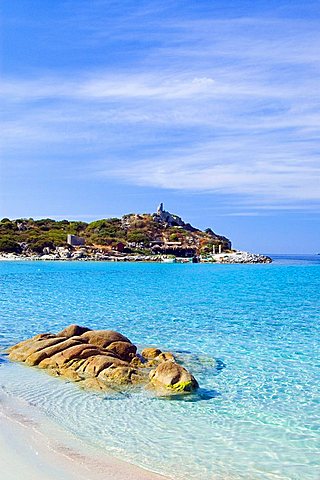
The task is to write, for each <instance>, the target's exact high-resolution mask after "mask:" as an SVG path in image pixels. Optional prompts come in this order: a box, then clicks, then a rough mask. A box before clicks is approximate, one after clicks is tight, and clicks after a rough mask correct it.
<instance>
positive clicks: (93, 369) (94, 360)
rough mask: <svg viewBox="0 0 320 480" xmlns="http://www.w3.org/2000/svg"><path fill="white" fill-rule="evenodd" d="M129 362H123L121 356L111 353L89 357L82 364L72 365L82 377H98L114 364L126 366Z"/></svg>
mask: <svg viewBox="0 0 320 480" xmlns="http://www.w3.org/2000/svg"><path fill="white" fill-rule="evenodd" d="M127 365H128V364H127V363H126V362H123V361H122V360H120V359H119V358H116V357H114V356H112V355H111V354H110V355H95V356H93V357H89V358H87V359H86V361H85V362H82V363H81V365H71V367H72V368H75V369H76V371H77V373H78V375H80V376H81V377H82V378H87V377H97V376H98V375H99V373H100V372H101V371H102V370H104V369H106V368H109V367H112V366H124V367H126V366H127Z"/></svg>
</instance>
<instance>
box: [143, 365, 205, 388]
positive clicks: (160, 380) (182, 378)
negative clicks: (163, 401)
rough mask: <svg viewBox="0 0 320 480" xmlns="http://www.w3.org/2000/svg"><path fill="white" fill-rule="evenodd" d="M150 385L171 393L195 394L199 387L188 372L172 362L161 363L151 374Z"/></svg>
mask: <svg viewBox="0 0 320 480" xmlns="http://www.w3.org/2000/svg"><path fill="white" fill-rule="evenodd" d="M149 379H150V384H151V386H152V387H154V388H155V389H156V390H159V391H162V390H165V391H167V392H171V393H185V392H193V391H194V390H196V389H197V388H198V387H199V385H198V382H197V380H196V379H195V378H194V377H193V375H191V373H190V372H188V370H186V369H185V368H184V367H182V366H181V365H179V364H178V363H175V362H172V361H170V360H168V361H166V362H162V363H160V364H159V365H158V366H157V368H155V369H154V370H151V372H150V374H149Z"/></svg>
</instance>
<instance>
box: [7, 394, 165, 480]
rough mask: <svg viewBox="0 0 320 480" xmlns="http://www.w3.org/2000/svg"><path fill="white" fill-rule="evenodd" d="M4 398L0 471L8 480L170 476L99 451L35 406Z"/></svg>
mask: <svg viewBox="0 0 320 480" xmlns="http://www.w3.org/2000/svg"><path fill="white" fill-rule="evenodd" d="M0 400H1V401H0V453H1V454H0V471H1V474H2V475H3V478H5V479H6V480H20V479H22V478H23V480H57V479H63V480H109V479H110V480H111V479H112V480H166V478H167V477H164V476H162V475H158V474H156V473H153V472H149V471H147V470H144V469H142V468H139V467H137V466H135V465H131V464H129V463H127V462H124V461H121V460H119V459H116V458H114V457H111V456H109V455H107V454H104V453H103V452H97V450H95V449H94V448H93V447H91V446H88V445H87V444H85V443H83V442H81V440H79V439H77V438H76V437H75V436H73V435H71V434H69V433H66V432H64V431H63V430H62V429H60V428H59V427H58V426H56V425H55V424H53V422H51V421H50V420H48V419H47V418H46V417H44V416H43V415H42V414H40V413H39V412H38V411H37V410H36V409H35V408H34V407H32V406H29V405H27V404H25V403H23V402H19V401H16V400H15V399H13V398H11V397H8V396H7V395H5V394H1V395H0ZM167 480H168V479H167Z"/></svg>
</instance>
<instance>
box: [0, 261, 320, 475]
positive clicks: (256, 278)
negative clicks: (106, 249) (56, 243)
mask: <svg viewBox="0 0 320 480" xmlns="http://www.w3.org/2000/svg"><path fill="white" fill-rule="evenodd" d="M273 258H274V263H273V264H270V265H214V264H213V265H209V264H186V265H180V264H145V263H140V264H133V263H94V262H73V263H72V262H0V278H1V298H0V312H1V313H0V315H1V317H0V325H1V333H0V342H1V347H2V352H4V349H5V348H6V347H7V346H8V345H10V344H12V343H16V342H18V341H20V340H22V339H24V338H27V337H30V336H32V335H34V334H36V333H39V332H48V331H51V332H56V331H59V330H61V329H62V328H63V327H65V326H66V325H68V324H70V323H78V324H80V325H86V326H88V327H90V328H98V329H104V328H105V329H113V330H119V331H120V332H122V333H124V334H125V335H127V336H128V337H129V338H130V339H131V340H132V341H133V342H134V343H136V344H138V345H141V346H144V345H157V346H160V348H163V349H165V350H171V351H174V352H177V353H178V355H180V357H181V358H183V359H184V360H185V361H186V362H187V365H188V367H189V369H190V370H191V371H192V373H193V374H194V375H195V376H196V378H197V379H198V381H199V383H200V386H201V389H200V391H199V392H198V393H197V394H195V395H192V396H187V397H185V398H184V399H182V400H181V399H176V400H168V399H160V398H153V397H151V396H150V395H149V394H147V393H146V392H141V393H128V394H122V395H118V396H108V395H100V394H95V393H87V392H83V391H81V390H80V389H78V387H77V386H76V385H75V384H72V383H68V382H65V381H62V380H60V379H56V378H52V377H50V376H48V375H47V374H46V373H44V372H42V371H39V370H37V369H32V368H28V367H25V366H21V365H19V364H12V363H9V362H8V360H7V357H6V355H2V356H1V363H0V389H2V390H3V391H4V392H6V393H7V394H8V395H12V396H15V397H17V398H20V399H23V400H24V401H27V402H29V403H31V404H32V405H34V406H36V407H37V408H38V409H39V410H41V411H42V412H43V413H44V414H45V415H47V416H48V417H49V418H50V419H51V420H53V421H54V422H57V423H59V424H60V425H62V426H63V428H65V429H66V430H68V431H69V432H73V433H75V434H76V435H78V436H79V437H80V438H81V439H83V440H84V441H85V442H89V443H91V444H93V445H95V446H96V447H97V448H98V449H103V450H105V451H107V452H109V453H111V454H112V455H115V456H118V457H121V458H123V459H126V460H128V461H130V462H132V463H136V464H138V465H141V466H144V467H146V468H149V469H150V470H154V471H157V472H160V473H163V474H165V475H168V476H171V477H172V478H175V479H185V480H227V479H233V480H238V479H246V480H256V479H268V480H269V479H270V480H271V479H272V480H275V479H279V480H280V479H281V480H284V479H287V480H289V479H290V480H319V478H320V466H319V458H320V451H319V448H320V401H319V379H320V371H319V370H320V369H319V358H320V341H319V336H320V335H319V333H320V321H319V314H320V294H319V292H320V256H291V257H289V256H275V255H274V256H273Z"/></svg>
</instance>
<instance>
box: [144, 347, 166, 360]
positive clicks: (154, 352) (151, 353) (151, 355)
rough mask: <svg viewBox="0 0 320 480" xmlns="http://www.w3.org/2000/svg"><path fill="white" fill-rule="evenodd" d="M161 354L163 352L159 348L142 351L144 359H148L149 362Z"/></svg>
mask: <svg viewBox="0 0 320 480" xmlns="http://www.w3.org/2000/svg"><path fill="white" fill-rule="evenodd" d="M161 353H162V352H161V350H159V348H154V347H148V348H144V349H143V350H142V352H141V355H142V356H143V358H146V359H147V360H152V359H153V358H156V357H157V356H158V355H160V354H161Z"/></svg>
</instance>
